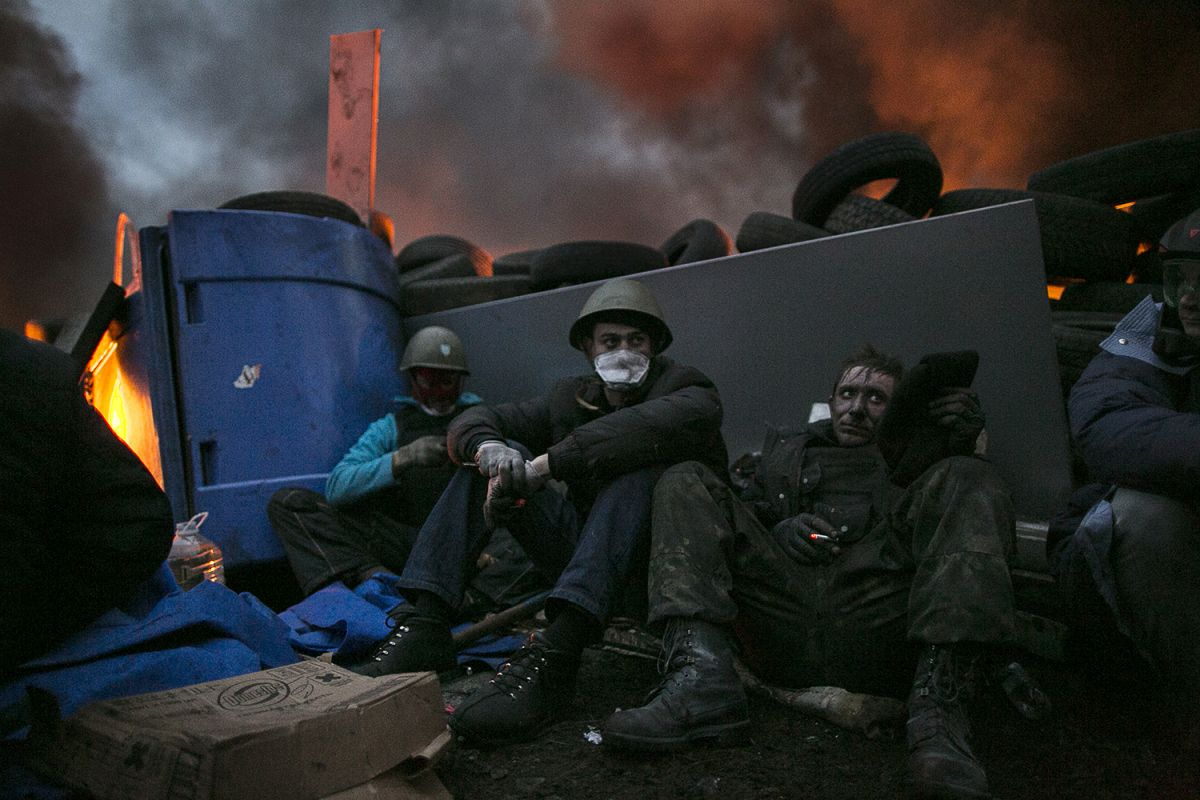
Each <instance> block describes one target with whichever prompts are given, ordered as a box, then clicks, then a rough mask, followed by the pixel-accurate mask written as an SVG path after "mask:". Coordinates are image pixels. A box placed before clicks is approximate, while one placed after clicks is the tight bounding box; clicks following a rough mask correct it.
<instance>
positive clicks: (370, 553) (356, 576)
mask: <svg viewBox="0 0 1200 800" xmlns="http://www.w3.org/2000/svg"><path fill="white" fill-rule="evenodd" d="M400 370H401V371H402V372H405V373H407V374H408V379H409V384H410V390H411V392H412V395H411V396H403V397H400V398H399V407H398V408H397V409H396V410H395V411H394V412H393V413H390V414H388V415H386V416H384V417H382V418H381V419H378V420H376V421H375V422H373V423H371V426H370V427H369V428H367V430H366V432H365V433H363V435H362V436H361V437H359V440H358V441H357V442H355V443H354V446H353V447H351V448H350V451H349V452H348V453H346V455H345V456H344V457H343V458H342V460H341V461H340V462H338V465H337V466H335V467H334V468H333V471H332V472H330V473H329V479H328V481H327V482H326V484H325V495H324V496H322V495H320V494H318V493H317V492H313V491H310V490H308V489H298V488H287V489H280V490H279V491H278V492H276V493H275V495H274V496H273V497H272V498H271V500H270V502H269V503H268V505H267V516H268V517H269V518H270V520H271V525H272V526H273V527H274V529H275V533H276V534H277V535H278V536H279V539H280V541H281V542H282V543H283V547H284V550H285V551H286V552H287V556H288V561H289V562H290V563H291V565H292V570H293V572H295V573H296V578H297V580H298V581H299V582H300V588H301V589H303V590H304V593H305V594H311V593H312V592H315V591H317V590H318V589H320V588H321V587H323V586H325V585H326V584H329V583H331V582H333V581H338V580H340V581H342V582H344V583H346V584H347V585H348V586H351V587H353V586H355V585H357V584H358V583H360V582H361V581H363V580H366V579H367V578H369V577H371V576H372V575H374V574H376V573H379V572H390V573H393V574H397V575H398V574H399V573H400V572H401V570H403V569H404V563H405V562H406V561H407V560H408V556H409V553H410V552H411V551H412V546H413V542H414V541H416V535H417V531H418V530H419V529H420V527H421V524H422V523H423V522H424V521H425V517H426V516H427V515H428V514H429V511H430V509H432V508H433V506H434V504H435V503H436V502H437V499H438V498H439V497H440V496H441V494H442V491H443V490H444V489H445V488H446V484H447V483H449V482H450V478H451V476H453V475H454V471H455V469H456V467H455V465H454V464H453V463H451V461H450V456H449V454H448V453H447V451H446V429H447V427H448V426H449V425H450V422H451V420H453V419H454V418H455V417H457V416H458V415H459V413H461V412H462V411H463V410H465V409H467V408H469V407H470V406H473V405H475V404H477V403H479V402H480V400H479V398H478V397H476V396H475V395H473V394H470V393H467V392H463V381H464V379H465V377H466V376H467V375H468V374H469V373H468V370H467V357H466V353H465V352H464V351H463V346H462V342H461V341H459V338H458V336H456V335H455V334H454V332H453V331H451V330H449V329H448V328H442V327H438V326H431V327H428V328H422V329H421V330H419V331H417V332H416V333H415V334H414V335H413V337H412V338H411V339H410V340H409V342H408V346H407V347H406V348H405V349H404V356H403V358H402V359H401V361H400Z"/></svg>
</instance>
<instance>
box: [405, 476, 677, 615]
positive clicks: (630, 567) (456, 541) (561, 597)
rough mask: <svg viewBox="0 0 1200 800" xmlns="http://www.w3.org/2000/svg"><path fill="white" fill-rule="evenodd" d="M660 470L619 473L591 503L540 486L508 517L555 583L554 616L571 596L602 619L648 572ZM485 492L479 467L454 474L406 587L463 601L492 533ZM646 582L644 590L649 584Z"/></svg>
mask: <svg viewBox="0 0 1200 800" xmlns="http://www.w3.org/2000/svg"><path fill="white" fill-rule="evenodd" d="M661 473H662V468H661V467H647V468H644V469H639V470H636V471H633V472H628V473H626V474H624V475H620V476H618V477H616V478H614V479H613V480H611V481H610V482H609V483H607V484H606V485H605V486H603V488H601V490H600V491H599V493H598V494H597V495H596V499H595V501H594V502H593V503H592V505H591V508H589V509H579V508H576V507H575V506H574V505H573V504H572V503H571V501H570V500H569V499H568V498H566V497H564V496H563V495H561V494H560V493H558V492H557V491H555V490H553V489H550V488H546V489H542V490H541V491H539V492H537V493H536V494H534V495H533V496H532V497H530V498H528V499H527V501H526V503H525V505H524V507H523V508H521V509H519V510H518V511H516V512H515V513H514V514H513V515H512V516H511V517H510V518H509V519H507V520H506V525H507V527H508V529H509V531H511V533H512V535H513V537H514V538H515V539H516V540H517V541H518V542H519V543H520V545H521V547H522V548H523V549H524V550H525V552H526V554H527V555H528V556H529V558H530V560H531V561H533V563H534V565H535V566H536V567H537V569H538V570H539V571H540V572H541V573H542V574H543V575H544V576H545V577H546V578H547V579H548V580H551V581H554V588H553V590H552V591H551V593H550V598H549V600H548V601H547V613H548V614H549V615H551V616H553V615H554V614H555V613H556V611H557V610H558V609H560V608H561V604H562V603H564V602H566V603H571V604H573V605H575V606H578V607H579V608H581V609H583V610H584V611H586V612H587V613H589V614H591V615H592V616H593V617H595V618H596V619H597V620H599V621H600V622H604V621H606V620H607V619H608V617H609V616H610V615H611V613H612V611H613V607H614V605H615V604H617V603H618V601H619V600H620V598H621V597H622V595H623V593H624V592H625V591H626V590H627V589H628V588H629V585H630V581H631V580H634V581H636V580H637V576H638V575H641V576H644V575H645V561H646V558H647V553H648V549H649V538H650V500H651V497H652V495H653V492H654V485H655V483H656V482H657V480H658V477H659V475H660V474H661ZM486 493H487V478H485V477H484V476H482V475H480V474H479V472H478V471H477V470H476V469H475V468H473V467H463V468H462V469H460V470H459V471H458V473H457V474H456V475H455V476H454V477H453V478H452V479H451V480H450V484H449V485H448V486H447V487H446V491H445V492H443V493H442V496H441V499H439V500H438V502H437V505H435V506H434V507H433V511H431V512H430V514H429V517H428V518H427V519H426V520H425V524H424V525H423V526H422V527H421V531H420V533H419V534H418V535H417V541H416V543H415V544H414V546H413V549H412V554H411V555H410V556H409V559H408V564H407V565H406V566H405V568H404V572H403V573H401V575H400V581H399V586H400V587H401V589H402V590H407V591H408V593H411V592H412V591H414V590H422V591H426V592H431V593H433V594H435V595H437V596H438V597H440V598H441V599H442V600H443V601H444V602H446V603H448V604H449V605H450V606H451V607H457V606H458V605H459V604H460V603H461V602H462V597H463V591H464V589H465V587H466V581H467V576H469V575H470V572H471V567H472V565H473V564H474V563H475V560H476V559H477V558H478V556H479V553H480V552H481V551H482V550H483V548H484V547H485V546H486V545H487V542H488V540H489V539H490V538H491V532H490V531H489V530H487V526H486V525H485V524H484V520H483V501H484V498H485V496H486ZM640 588H641V590H642V591H643V592H644V582H643V584H642V586H641V587H640Z"/></svg>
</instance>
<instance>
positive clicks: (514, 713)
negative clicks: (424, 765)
mask: <svg viewBox="0 0 1200 800" xmlns="http://www.w3.org/2000/svg"><path fill="white" fill-rule="evenodd" d="M578 671H579V654H578V653H576V652H573V651H571V650H563V649H560V648H558V647H556V646H555V644H554V643H553V642H551V641H550V640H549V639H548V638H547V637H546V635H545V633H544V632H542V631H534V632H533V633H531V634H529V638H528V639H526V640H525V644H523V645H522V646H521V649H520V650H518V651H517V652H516V653H514V654H513V657H512V658H510V659H509V660H508V661H506V662H504V664H502V665H501V666H500V670H499V671H498V672H497V673H496V675H495V676H494V677H493V678H492V679H491V680H490V681H488V682H487V683H485V684H484V685H483V686H481V687H479V688H478V689H476V690H475V692H474V693H473V694H471V695H470V696H469V697H467V699H465V700H463V701H462V703H461V704H460V705H459V706H458V708H456V709H455V710H454V713H453V714H452V715H451V716H450V728H451V730H453V731H454V733H456V734H457V735H459V736H462V737H463V738H465V739H467V740H468V741H471V742H474V743H476V744H483V745H499V744H507V743H509V742H520V741H526V740H529V739H532V738H534V737H535V736H537V735H538V734H539V733H541V732H542V731H543V730H545V729H546V728H547V727H549V726H550V725H553V724H554V723H555V722H557V721H558V720H559V719H561V718H562V716H563V714H564V713H566V711H567V709H568V708H569V707H570V705H571V700H572V698H573V697H574V694H575V673H576V672H578Z"/></svg>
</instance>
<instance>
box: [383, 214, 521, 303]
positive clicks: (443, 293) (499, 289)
mask: <svg viewBox="0 0 1200 800" xmlns="http://www.w3.org/2000/svg"><path fill="white" fill-rule="evenodd" d="M396 273H397V276H398V278H399V281H400V313H401V314H403V315H404V316H406V317H412V316H417V315H419V314H432V313H434V312H435V311H445V310H446V309H450V308H458V307H460V306H469V305H475V304H476V303H487V302H490V301H492V300H503V299H504V298H507V297H517V296H519V295H523V294H526V293H527V292H529V275H528V274H525V273H522V272H520V271H516V270H515V271H512V272H505V273H504V274H496V272H495V260H494V259H493V258H492V254H491V253H489V252H487V251H486V250H484V249H483V248H482V247H479V246H478V245H476V244H473V243H471V242H469V241H467V240H466V239H463V238H461V237H458V236H452V235H449V234H432V235H429V236H422V237H420V238H417V239H413V240H412V241H411V242H409V243H408V244H406V245H405V246H404V247H402V248H401V249H400V252H399V253H397V254H396Z"/></svg>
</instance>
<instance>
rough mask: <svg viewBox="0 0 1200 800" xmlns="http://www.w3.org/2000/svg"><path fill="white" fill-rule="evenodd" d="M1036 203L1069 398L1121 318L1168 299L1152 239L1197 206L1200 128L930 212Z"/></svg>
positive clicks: (943, 201) (947, 202)
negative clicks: (1057, 288) (1148, 301)
mask: <svg viewBox="0 0 1200 800" xmlns="http://www.w3.org/2000/svg"><path fill="white" fill-rule="evenodd" d="M1027 198H1028V199H1032V200H1033V202H1034V208H1035V211H1036V213H1037V217H1038V224H1039V227H1040V228H1041V235H1042V256H1043V260H1044V261H1045V265H1046V277H1047V280H1048V281H1049V282H1050V283H1053V284H1060V285H1064V288H1063V290H1062V295H1061V297H1060V298H1059V299H1058V300H1057V301H1051V320H1052V329H1053V332H1054V338H1055V343H1056V346H1057V350H1058V364H1059V378H1060V381H1061V384H1062V390H1063V397H1064V398H1065V397H1066V396H1067V394H1069V392H1070V389H1071V387H1072V386H1073V385H1074V384H1075V381H1076V380H1077V379H1078V378H1079V375H1080V374H1081V373H1082V372H1083V369H1084V368H1085V367H1086V366H1087V364H1088V362H1089V361H1091V359H1092V357H1093V356H1094V355H1095V354H1096V353H1097V352H1099V346H1100V342H1101V341H1103V340H1104V338H1105V337H1106V336H1107V335H1108V334H1109V333H1111V332H1112V329H1113V326H1114V325H1115V324H1116V323H1117V322H1118V321H1119V320H1120V319H1121V317H1122V316H1123V315H1124V314H1125V313H1126V312H1128V311H1129V310H1131V309H1132V308H1133V307H1134V306H1136V305H1137V304H1138V303H1139V302H1141V300H1142V299H1143V298H1144V297H1146V296H1147V295H1150V296H1151V297H1153V298H1154V299H1155V300H1156V301H1161V300H1162V266H1161V264H1159V262H1158V254H1157V252H1156V245H1157V242H1158V240H1159V238H1160V237H1161V236H1162V235H1163V233H1164V232H1166V229H1167V228H1168V227H1170V225H1171V224H1172V223H1173V222H1175V221H1176V220H1178V219H1181V218H1182V217H1184V216H1186V215H1187V214H1188V213H1189V212H1191V211H1192V210H1193V209H1195V208H1197V207H1200V130H1191V131H1180V132H1178V133H1172V134H1168V135H1165V136H1158V137H1155V138H1152V139H1145V140H1141V141H1136V142H1130V143H1127V144H1123V145H1118V146H1116V147H1110V148H1107V149H1104V150H1097V151H1095V152H1091V153H1087V154H1084V155H1081V156H1078V157H1075V158H1071V159H1068V160H1066V161H1062V162H1059V163H1057V164H1052V165H1050V166H1048V167H1046V168H1044V169H1042V170H1040V171H1038V172H1036V173H1034V174H1033V175H1031V176H1030V177H1029V180H1028V182H1027V183H1026V190H1025V191H1020V190H1015V189H962V190H959V191H954V192H947V193H946V194H944V195H942V196H941V197H940V198H939V199H938V201H937V203H936V204H935V205H934V208H933V212H932V213H933V214H934V215H937V214H949V213H953V212H955V211H965V210H967V209H971V208H981V207H984V206H989V205H995V204H998V203H1006V202H1011V201H1013V200H1023V199H1027Z"/></svg>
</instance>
